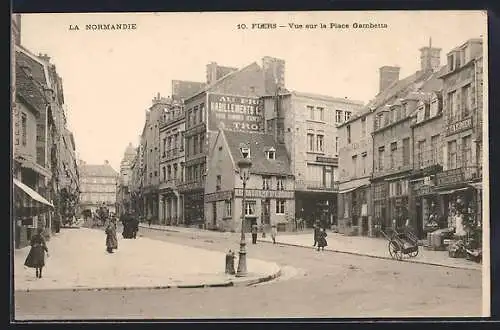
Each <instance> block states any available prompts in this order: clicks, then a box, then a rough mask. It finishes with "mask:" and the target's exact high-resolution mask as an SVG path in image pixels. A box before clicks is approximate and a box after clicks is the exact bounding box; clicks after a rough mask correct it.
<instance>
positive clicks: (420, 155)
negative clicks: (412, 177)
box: [417, 140, 425, 168]
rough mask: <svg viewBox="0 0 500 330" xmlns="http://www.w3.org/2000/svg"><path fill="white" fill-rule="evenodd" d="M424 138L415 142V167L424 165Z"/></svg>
mask: <svg viewBox="0 0 500 330" xmlns="http://www.w3.org/2000/svg"><path fill="white" fill-rule="evenodd" d="M424 150H425V140H421V141H418V142H417V168H423V167H424Z"/></svg>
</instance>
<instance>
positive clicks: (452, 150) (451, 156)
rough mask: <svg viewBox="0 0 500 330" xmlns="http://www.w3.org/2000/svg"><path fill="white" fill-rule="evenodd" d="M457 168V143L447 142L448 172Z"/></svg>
mask: <svg viewBox="0 0 500 330" xmlns="http://www.w3.org/2000/svg"><path fill="white" fill-rule="evenodd" d="M454 168H457V141H450V142H448V170H452V169H454Z"/></svg>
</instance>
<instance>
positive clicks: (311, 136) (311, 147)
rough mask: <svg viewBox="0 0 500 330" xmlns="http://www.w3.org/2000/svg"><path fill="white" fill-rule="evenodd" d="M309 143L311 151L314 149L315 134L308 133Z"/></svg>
mask: <svg viewBox="0 0 500 330" xmlns="http://www.w3.org/2000/svg"><path fill="white" fill-rule="evenodd" d="M307 144H308V146H309V151H314V134H310V133H307Z"/></svg>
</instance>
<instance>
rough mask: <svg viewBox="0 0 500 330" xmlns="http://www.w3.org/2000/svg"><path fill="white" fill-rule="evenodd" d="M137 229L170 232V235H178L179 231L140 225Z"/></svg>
mask: <svg viewBox="0 0 500 330" xmlns="http://www.w3.org/2000/svg"><path fill="white" fill-rule="evenodd" d="M139 228H144V229H151V230H157V231H166V232H170V233H180V231H179V230H175V229H166V228H154V227H148V226H140V225H139Z"/></svg>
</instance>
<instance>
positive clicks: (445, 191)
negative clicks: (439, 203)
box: [437, 187, 470, 195]
mask: <svg viewBox="0 0 500 330" xmlns="http://www.w3.org/2000/svg"><path fill="white" fill-rule="evenodd" d="M467 189H470V188H469V187H467V188H458V189H450V190H443V191H438V192H437V193H438V194H439V195H449V194H453V193H456V192H459V191H463V190H467Z"/></svg>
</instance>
